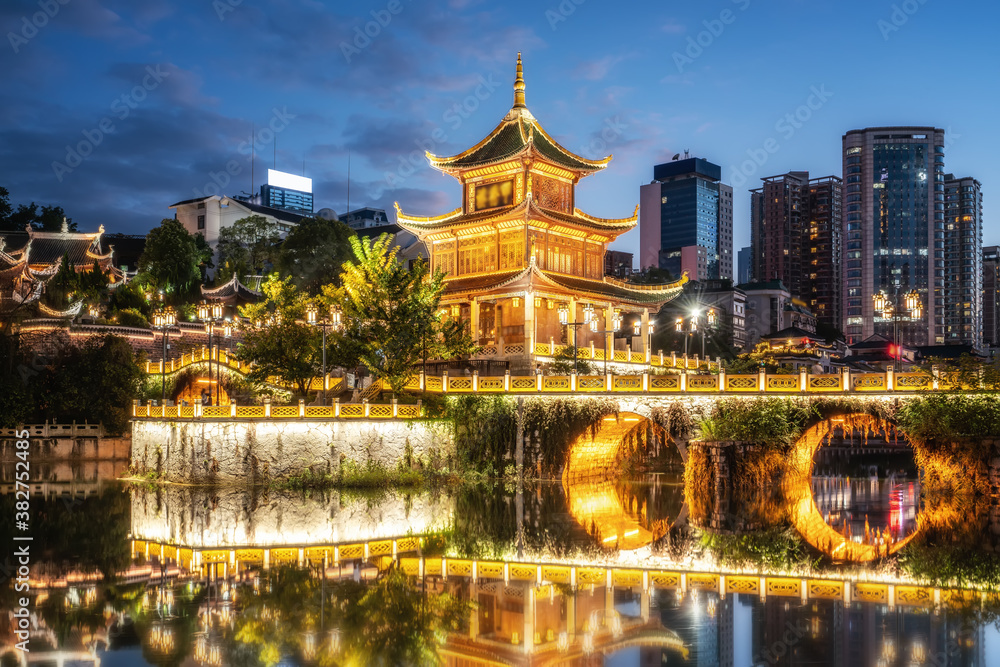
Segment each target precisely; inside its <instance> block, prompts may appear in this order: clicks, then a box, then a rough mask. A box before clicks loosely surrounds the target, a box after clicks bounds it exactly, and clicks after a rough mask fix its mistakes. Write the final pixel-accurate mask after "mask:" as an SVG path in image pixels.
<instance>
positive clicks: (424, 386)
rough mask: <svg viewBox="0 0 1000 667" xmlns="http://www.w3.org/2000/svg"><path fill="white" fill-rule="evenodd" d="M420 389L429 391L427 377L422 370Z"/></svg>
mask: <svg viewBox="0 0 1000 667" xmlns="http://www.w3.org/2000/svg"><path fill="white" fill-rule="evenodd" d="M420 391H427V378H426V377H425V376H424V372H423V371H420Z"/></svg>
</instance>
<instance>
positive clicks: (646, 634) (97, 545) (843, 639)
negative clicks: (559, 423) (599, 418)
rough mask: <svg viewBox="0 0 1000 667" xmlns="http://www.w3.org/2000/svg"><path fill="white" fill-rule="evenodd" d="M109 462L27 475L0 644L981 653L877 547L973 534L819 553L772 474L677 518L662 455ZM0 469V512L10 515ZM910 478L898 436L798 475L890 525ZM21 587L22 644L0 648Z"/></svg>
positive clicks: (878, 524) (171, 660)
mask: <svg viewBox="0 0 1000 667" xmlns="http://www.w3.org/2000/svg"><path fill="white" fill-rule="evenodd" d="M109 470H114V466H111V467H110V468H109V467H100V468H99V467H90V468H87V467H76V468H74V467H72V466H61V467H60V466H56V467H53V468H51V469H49V470H48V481H47V482H46V483H45V484H44V485H41V484H40V485H39V486H38V488H37V489H34V491H33V495H32V497H31V507H30V530H29V531H28V532H29V533H30V534H31V535H32V536H33V541H31V542H30V554H31V555H30V572H31V575H30V592H27V593H23V594H21V593H16V592H15V591H13V590H12V589H11V584H12V583H14V582H15V581H16V579H13V578H12V577H13V576H14V575H16V568H14V569H11V561H10V560H8V561H7V565H6V567H5V569H4V575H5V579H7V581H6V583H5V584H4V589H3V590H4V592H3V597H2V599H0V607H2V611H4V612H5V615H4V616H3V618H4V619H5V620H6V619H8V618H10V622H9V623H4V624H3V627H2V628H0V645H2V646H3V649H2V658H0V660H2V663H0V664H2V665H8V664H10V665H16V664H32V665H36V664H37V665H40V664H49V665H67V666H68V665H104V666H105V667H109V666H113V665H275V664H282V665H300V664H301V665H313V664H315V665H332V664H434V663H435V662H436V661H440V662H441V663H443V664H447V665H454V666H456V667H458V666H466V665H505V664H511V665H541V664H572V665H602V664H603V665H621V666H626V665H628V666H632V665H681V664H684V665H721V666H730V665H735V666H739V667H746V666H751V665H772V664H773V665H872V666H879V667H881V666H883V665H885V666H889V665H998V664H1000V634H998V631H997V627H996V625H995V619H996V614H995V612H996V611H997V609H998V608H997V606H996V605H995V603H996V599H995V598H994V597H993V596H992V595H988V594H985V593H982V592H981V591H980V590H978V589H973V587H971V586H969V585H968V584H966V585H964V586H963V585H960V584H958V583H957V582H954V581H943V582H939V584H938V585H937V586H934V585H929V586H916V585H914V582H913V581H912V580H910V577H911V576H912V574H913V570H912V569H907V568H908V567H910V566H908V565H903V564H901V560H900V559H901V557H902V555H903V554H904V553H906V554H907V556H906V557H907V558H911V559H914V562H917V561H919V563H920V564H922V565H921V567H922V568H923V569H922V570H920V571H921V572H922V573H923V575H924V576H927V575H928V573H929V574H930V575H934V574H935V572H936V571H935V569H934V568H936V567H937V568H939V570H940V572H939V573H940V574H941V575H943V576H951V575H952V569H949V568H951V565H950V564H949V561H948V559H950V558H954V557H956V556H955V554H960V555H961V557H963V558H966V559H971V558H982V559H983V562H984V563H992V562H993V561H992V560H990V559H992V558H993V557H992V555H991V554H990V553H989V552H990V551H991V548H990V547H989V545H988V543H989V542H990V539H989V538H988V537H985V536H984V539H983V540H982V541H981V543H980V544H978V545H968V544H959V545H951V544H937V543H934V544H924V543H921V545H920V547H919V550H916V549H915V550H914V551H913V552H912V554H911V553H910V552H900V556H898V557H894V558H892V559H889V560H884V559H879V560H877V561H874V562H871V563H866V564H858V563H853V564H847V563H842V562H838V561H837V560H836V558H835V557H831V556H830V555H827V554H822V553H820V552H819V551H817V550H816V549H815V548H813V547H811V546H810V545H809V544H808V543H807V542H806V541H804V540H803V539H801V536H800V535H798V534H796V531H795V527H794V524H791V523H789V522H788V521H787V517H786V518H785V519H782V518H781V517H782V516H783V514H782V512H783V508H782V507H780V501H776V500H774V498H773V497H772V498H771V500H767V499H765V500H764V501H761V499H759V498H758V499H756V500H755V501H754V502H755V503H756V506H757V507H760V506H767V507H769V509H766V510H763V511H756V512H755V513H753V514H752V518H750V519H748V518H747V516H750V515H747V516H743V515H741V517H740V520H738V521H733V520H730V521H721V522H717V525H716V526H715V527H713V526H711V525H707V524H708V523H710V522H709V521H708V520H707V519H704V518H703V519H702V520H701V524H702V525H698V521H696V520H695V519H693V518H692V513H691V510H690V508H689V504H690V503H689V502H688V501H689V500H690V497H689V496H687V495H686V494H685V485H684V480H683V475H682V473H681V472H680V471H665V472H661V473H657V474H652V473H644V474H638V475H634V476H631V477H627V478H621V479H617V480H613V481H594V482H587V483H578V484H574V485H568V486H567V485H564V484H563V483H561V482H559V481H553V482H537V483H525V484H523V485H518V484H516V483H515V482H513V481H507V482H506V483H505V482H499V483H496V484H490V485H475V486H470V485H466V486H444V487H440V488H433V489H423V490H391V491H382V492H377V493H371V492H366V493H359V492H340V491H310V492H287V491H274V490H271V491H266V490H244V489H206V488H193V487H183V486H176V485H171V486H159V487H158V486H152V485H132V486H129V485H125V484H122V483H119V482H117V481H115V480H114V479H113V474H109ZM3 473H4V478H3V479H4V480H5V485H6V486H5V493H4V496H3V502H4V507H3V509H2V514H0V530H2V532H4V533H5V534H6V535H16V534H20V533H18V527H17V526H16V525H14V524H12V523H10V521H11V517H13V516H14V513H15V511H16V509H17V508H16V507H15V500H14V498H13V495H12V492H11V488H7V487H11V483H10V481H9V480H11V479H13V471H12V470H10V469H8V468H6V467H5V468H3ZM920 485H921V480H920V478H919V476H918V475H917V473H916V468H915V466H914V465H913V463H912V457H910V458H909V459H908V458H907V457H906V456H905V455H903V456H900V455H899V452H881V453H877V454H872V455H870V456H869V457H868V458H866V459H863V460H862V459H858V458H857V457H854V458H851V457H847V458H845V457H840V456H838V454H837V453H836V452H835V451H833V450H831V451H829V452H824V453H823V455H822V457H820V458H818V459H817V462H816V468H815V471H814V475H813V478H812V489H813V496H814V500H815V509H816V510H817V511H818V512H819V514H820V515H821V516H822V517H823V519H824V521H826V523H827V524H828V525H829V526H830V527H831V528H833V529H834V530H835V531H837V533H839V534H841V535H844V536H845V537H846V538H847V539H850V540H852V541H854V542H858V543H861V542H866V541H867V542H873V541H876V540H879V539H885V540H890V541H891V542H892V543H897V542H899V541H901V540H903V539H905V538H907V537H913V538H914V542H912V543H911V545H910V547H913V546H914V545H916V544H917V540H918V539H919V538H920V537H921V536H920V535H918V534H917V533H919V532H920V531H921V530H922V528H921V526H922V525H923V524H922V523H921V521H922V520H921V519H920V517H921V513H922V512H925V511H926V508H925V507H924V505H923V503H922V500H921V486H920ZM740 502H741V499H740V498H730V499H729V505H728V506H729V507H732V506H733V505H734V504H735V505H739V504H740ZM768 503H770V504H771V505H770V506H769V505H768ZM775 503H777V505H778V506H774V504H775ZM761 516H766V517H769V518H768V519H767V520H764V521H762V520H761V519H760V517H761ZM734 526H735V528H734ZM888 535H891V538H889V537H887V536H888ZM11 543H12V542H11V540H10V539H7V540H5V544H11ZM977 549H978V551H977ZM937 554H940V555H941V558H940V559H938V560H936V559H935V555H937ZM963 589H964V590H963ZM22 596H24V597H26V598H27V602H28V605H27V607H26V608H27V609H28V611H27V612H26V613H27V614H28V615H29V620H28V622H27V625H28V629H27V633H28V635H29V636H30V639H29V644H28V646H29V647H30V653H28V654H19V653H18V652H17V651H15V650H14V649H13V647H14V645H15V644H16V643H17V641H18V640H19V637H18V636H17V635H16V634H15V631H16V630H17V628H18V618H16V617H15V616H13V614H14V613H15V611H16V610H17V609H18V608H19V607H20V600H19V598H20V597H22ZM22 657H28V658H30V660H29V662H27V663H26V662H24V661H22Z"/></svg>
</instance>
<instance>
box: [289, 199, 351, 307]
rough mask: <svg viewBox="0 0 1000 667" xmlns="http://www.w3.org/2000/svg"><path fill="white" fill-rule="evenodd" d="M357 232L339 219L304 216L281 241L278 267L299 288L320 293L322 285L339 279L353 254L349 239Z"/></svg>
mask: <svg viewBox="0 0 1000 667" xmlns="http://www.w3.org/2000/svg"><path fill="white" fill-rule="evenodd" d="M354 235H355V233H354V230H353V229H351V228H350V227H348V226H347V225H345V224H344V223H342V222H340V221H339V220H323V219H321V218H305V219H303V220H301V221H300V222H299V224H298V225H296V226H295V228H294V229H293V230H292V231H291V232H289V233H288V236H287V237H286V238H285V241H284V243H282V244H281V250H280V252H279V253H278V258H277V262H276V264H275V268H276V269H277V270H278V273H279V274H280V275H281V276H282V277H284V276H291V278H292V281H293V282H294V283H295V286H296V287H298V288H299V289H301V290H304V291H305V292H307V293H308V294H310V295H313V296H315V295H318V294H319V293H320V292H321V291H322V288H323V285H327V284H330V283H336V282H337V281H338V280H339V279H340V270H341V267H342V266H343V264H344V262H345V261H347V260H349V259H350V258H351V257H352V256H353V255H352V253H351V244H350V241H349V239H350V238H351V237H352V236H354Z"/></svg>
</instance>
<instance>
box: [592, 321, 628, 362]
mask: <svg viewBox="0 0 1000 667" xmlns="http://www.w3.org/2000/svg"><path fill="white" fill-rule="evenodd" d="M590 308H591V312H593V307H592V306H591V307H590ZM611 325H612V328H611V329H600V330H599V329H598V328H597V320H596V319H592V320H590V331H591V332H592V333H596V334H601V335H602V336H604V374H605V375H607V374H608V334H611V335H614V334H616V333H618V330H619V329H621V328H622V313H621V311H620V310H618V309H615V314H614V316H612V318H611Z"/></svg>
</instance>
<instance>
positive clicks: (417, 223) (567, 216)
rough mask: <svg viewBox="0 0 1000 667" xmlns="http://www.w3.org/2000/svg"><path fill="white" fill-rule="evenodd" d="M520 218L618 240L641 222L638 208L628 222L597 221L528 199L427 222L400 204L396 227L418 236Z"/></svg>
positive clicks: (457, 213) (575, 212) (608, 219)
mask: <svg viewBox="0 0 1000 667" xmlns="http://www.w3.org/2000/svg"><path fill="white" fill-rule="evenodd" d="M519 217H523V218H524V219H525V220H532V219H533V220H548V221H551V222H554V223H557V224H561V225H566V226H568V227H571V228H573V229H592V230H595V231H599V232H602V233H610V234H614V235H615V236H617V235H618V234H623V233H625V232H627V231H629V230H631V229H632V228H633V227H635V224H636V221H637V220H638V219H639V208H638V207H636V209H635V212H634V213H633V214H632V215H631V216H630V217H628V218H598V217H595V216H592V215H589V214H587V213H584V212H583V211H581V210H580V209H574V210H573V213H563V212H561V211H555V210H553V209H549V208H543V207H541V206H539V205H538V204H536V203H535V201H534V199H533V198H532V197H528V198H526V199H525V200H524V201H522V202H521V203H520V204H514V205H511V206H503V207H499V208H493V209H489V210H486V211H475V212H473V213H470V214H468V215H463V214H462V209H461V208H457V209H455V210H454V211H451V212H450V213H445V214H444V215H441V216H436V217H426V218H425V217H417V216H412V215H407V214H406V213H403V211H402V209H401V208H400V207H399V204H398V203H397V204H396V222H397V224H398V225H399V226H400V227H402V228H403V229H405V230H407V231H409V232H413V233H414V234H417V235H421V234H428V233H432V232H439V231H443V230H446V229H450V228H457V227H468V226H470V225H471V226H474V225H475V224H476V223H488V222H494V221H501V220H505V219H508V220H509V219H515V218H519Z"/></svg>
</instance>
